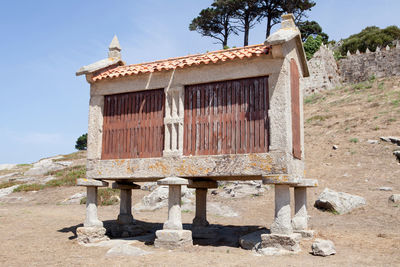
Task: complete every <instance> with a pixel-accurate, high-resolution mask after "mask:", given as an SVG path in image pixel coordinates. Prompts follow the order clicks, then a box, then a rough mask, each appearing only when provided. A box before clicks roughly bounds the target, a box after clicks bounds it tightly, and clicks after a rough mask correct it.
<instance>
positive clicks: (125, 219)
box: [118, 189, 134, 224]
mask: <svg viewBox="0 0 400 267" xmlns="http://www.w3.org/2000/svg"><path fill="white" fill-rule="evenodd" d="M120 201H121V203H120V210H119V215H118V223H119V224H131V223H134V219H133V216H132V190H131V189H121V193H120Z"/></svg>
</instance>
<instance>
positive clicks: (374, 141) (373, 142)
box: [367, 140, 378, 145]
mask: <svg viewBox="0 0 400 267" xmlns="http://www.w3.org/2000/svg"><path fill="white" fill-rule="evenodd" d="M367 142H368V144H371V145H375V144H377V143H378V140H368V141H367Z"/></svg>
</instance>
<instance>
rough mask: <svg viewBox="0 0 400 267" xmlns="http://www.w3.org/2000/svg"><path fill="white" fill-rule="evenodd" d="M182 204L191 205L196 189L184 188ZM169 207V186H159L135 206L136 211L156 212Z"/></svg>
mask: <svg viewBox="0 0 400 267" xmlns="http://www.w3.org/2000/svg"><path fill="white" fill-rule="evenodd" d="M181 195H182V202H183V203H190V202H191V200H190V198H193V197H194V189H189V188H187V187H186V186H182V191H181ZM166 206H168V186H159V187H157V188H156V189H155V190H154V191H153V192H151V193H150V194H149V195H147V196H144V197H143V199H142V201H141V202H140V203H137V204H136V205H135V206H134V210H136V211H154V210H157V209H161V208H162V207H166Z"/></svg>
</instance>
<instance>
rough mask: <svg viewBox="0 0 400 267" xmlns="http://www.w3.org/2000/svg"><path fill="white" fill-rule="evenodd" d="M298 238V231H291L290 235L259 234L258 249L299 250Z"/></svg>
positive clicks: (299, 235)
mask: <svg viewBox="0 0 400 267" xmlns="http://www.w3.org/2000/svg"><path fill="white" fill-rule="evenodd" d="M300 240H301V234H298V233H293V234H290V235H283V234H264V235H261V243H260V246H259V249H265V248H275V249H277V250H287V251H291V252H299V251H300V246H299V242H300Z"/></svg>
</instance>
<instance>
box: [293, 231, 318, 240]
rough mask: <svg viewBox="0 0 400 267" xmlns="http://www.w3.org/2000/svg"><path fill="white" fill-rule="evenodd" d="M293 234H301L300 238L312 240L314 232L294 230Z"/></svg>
mask: <svg viewBox="0 0 400 267" xmlns="http://www.w3.org/2000/svg"><path fill="white" fill-rule="evenodd" d="M293 232H294V233H297V234H301V237H302V238H304V239H313V238H314V233H315V231H314V230H294V231H293Z"/></svg>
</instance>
